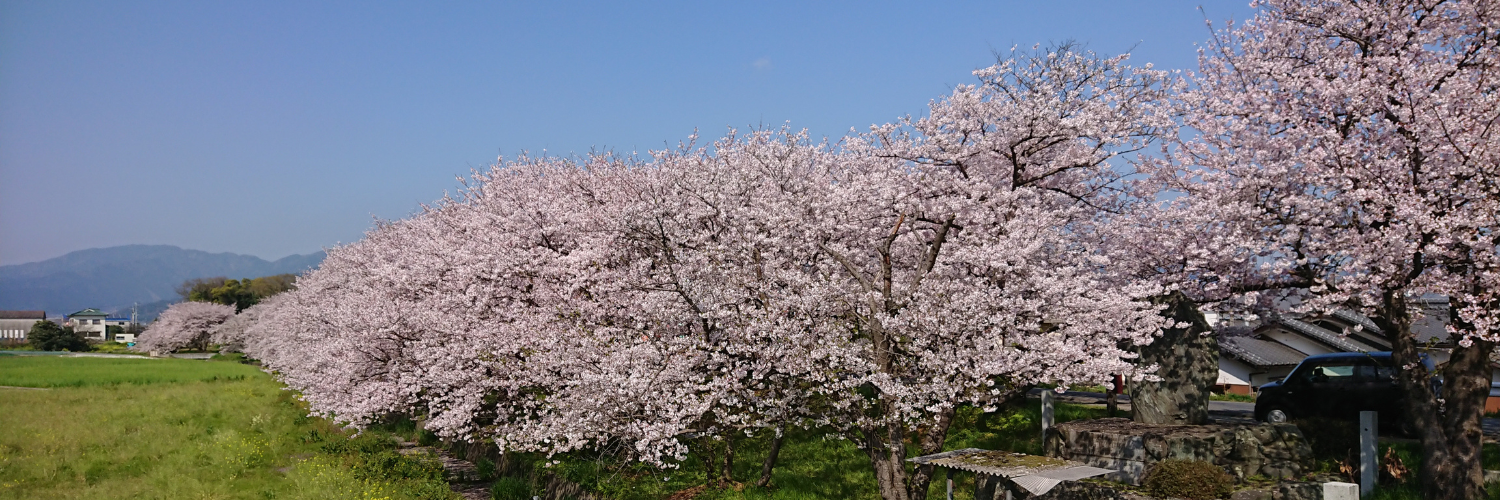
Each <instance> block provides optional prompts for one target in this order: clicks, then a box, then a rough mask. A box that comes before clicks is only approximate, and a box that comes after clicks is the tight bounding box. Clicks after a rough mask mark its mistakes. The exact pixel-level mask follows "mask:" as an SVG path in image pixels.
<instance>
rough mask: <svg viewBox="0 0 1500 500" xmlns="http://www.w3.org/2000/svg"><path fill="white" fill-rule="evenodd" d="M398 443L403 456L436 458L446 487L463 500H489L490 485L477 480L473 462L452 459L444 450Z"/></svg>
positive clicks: (477, 475)
mask: <svg viewBox="0 0 1500 500" xmlns="http://www.w3.org/2000/svg"><path fill="white" fill-rule="evenodd" d="M398 443H399V444H398V446H400V452H401V454H403V455H412V454H418V453H423V454H431V455H433V456H436V457H437V458H438V461H439V462H441V463H442V464H443V479H445V480H447V481H448V487H449V488H451V489H452V490H453V492H454V493H458V494H459V496H462V497H464V499H465V500H489V498H490V484H489V483H487V482H484V481H481V480H480V479H479V467H476V466H475V465H474V463H473V462H470V461H468V460H464V459H461V458H457V457H454V456H453V455H450V454H448V452H447V451H445V450H440V449H437V448H433V447H431V446H419V445H417V443H413V442H410V441H398Z"/></svg>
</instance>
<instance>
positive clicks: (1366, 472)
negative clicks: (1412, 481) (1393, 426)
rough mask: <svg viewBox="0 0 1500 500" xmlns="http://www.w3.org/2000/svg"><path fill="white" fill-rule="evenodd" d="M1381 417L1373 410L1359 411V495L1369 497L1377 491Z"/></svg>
mask: <svg viewBox="0 0 1500 500" xmlns="http://www.w3.org/2000/svg"><path fill="white" fill-rule="evenodd" d="M1379 430H1380V417H1379V414H1378V413H1376V412H1373V411H1362V412H1359V496H1360V497H1367V496H1370V493H1373V492H1374V491H1375V480H1376V479H1378V478H1379V477H1380V465H1379V464H1378V463H1377V462H1376V460H1377V459H1378V458H1379V457H1378V456H1376V453H1375V451H1376V450H1377V449H1378V448H1379V447H1378V446H1376V443H1377V442H1378V440H1379Z"/></svg>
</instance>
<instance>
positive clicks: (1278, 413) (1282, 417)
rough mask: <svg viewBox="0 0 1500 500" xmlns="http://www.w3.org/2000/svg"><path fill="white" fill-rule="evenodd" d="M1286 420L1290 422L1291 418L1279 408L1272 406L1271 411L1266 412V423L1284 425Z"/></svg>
mask: <svg viewBox="0 0 1500 500" xmlns="http://www.w3.org/2000/svg"><path fill="white" fill-rule="evenodd" d="M1287 420H1291V416H1290V415H1287V413H1286V410H1283V409H1281V407H1279V406H1272V407H1271V409H1269V410H1266V423H1269V424H1284V423H1286V422H1287Z"/></svg>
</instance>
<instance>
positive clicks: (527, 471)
mask: <svg viewBox="0 0 1500 500" xmlns="http://www.w3.org/2000/svg"><path fill="white" fill-rule="evenodd" d="M1040 413H1041V412H1040V406H1039V404H1038V403H1037V402H1036V401H1035V400H1029V401H1024V402H1018V403H1017V404H1016V405H1013V406H1011V407H1008V408H1002V409H1001V410H1000V411H997V412H992V413H984V412H981V411H978V410H975V409H971V408H965V409H963V410H961V411H960V412H959V415H958V416H957V417H956V419H955V422H954V425H953V429H952V431H951V432H950V434H949V437H948V441H947V446H946V449H948V450H954V449H961V448H985V449H1002V450H1013V451H1020V452H1026V453H1040V452H1041V445H1042V443H1041V415H1040ZM1055 415H1056V418H1057V420H1058V421H1059V422H1065V421H1069V420H1074V419H1080V418H1099V417H1103V416H1104V410H1102V409H1096V408H1087V407H1083V406H1075V405H1069V404H1058V405H1057V407H1056V413H1055ZM412 438H413V439H415V436H413V437H412ZM770 442H771V436H770V435H769V433H760V434H758V435H756V436H751V437H744V438H739V439H736V440H735V441H734V443H733V445H734V456H735V461H734V478H733V480H734V482H735V483H737V484H735V485H731V486H730V487H728V488H722V489H721V488H710V489H705V490H703V491H702V492H700V493H698V495H697V496H696V497H694V498H697V499H699V500H709V499H723V500H802V499H832V498H840V499H842V498H879V497H880V494H879V491H877V489H876V487H875V478H874V473H873V472H871V470H870V462H869V459H868V458H867V457H866V455H865V454H864V452H863V451H861V450H859V449H857V448H855V446H854V444H853V443H851V442H849V441H846V440H841V439H838V438H836V437H832V436H829V435H827V434H826V433H823V432H819V431H816V430H804V429H790V430H788V431H787V437H786V439H785V441H784V442H783V447H782V449H781V452H780V454H779V455H778V460H777V464H776V468H775V471H774V473H773V474H772V480H771V486H770V487H767V488H761V487H757V486H755V485H754V483H755V481H756V480H757V479H758V478H759V477H760V471H761V464H762V461H763V460H764V459H765V456H766V453H767V451H768V450H769V448H770ZM715 446H722V443H716V444H715ZM912 451H913V453H915V450H912ZM700 457H701V455H700V453H699V450H697V449H695V450H694V452H693V453H691V454H690V455H689V457H688V459H687V460H685V461H683V462H681V463H680V464H678V465H679V467H678V468H677V469H671V470H660V469H655V468H652V467H648V466H644V465H639V464H622V463H620V462H619V461H618V460H615V459H612V458H611V457H608V456H603V455H599V454H589V453H570V454H566V455H563V456H557V457H553V458H552V459H550V460H544V459H542V457H539V456H535V455H520V456H517V455H512V456H510V459H512V460H519V461H520V462H522V463H521V464H520V465H519V466H517V467H516V468H517V469H519V471H518V472H517V473H515V475H517V476H521V475H530V476H531V477H534V478H542V477H546V476H547V475H549V474H555V475H557V476H560V477H562V478H565V479H568V480H570V481H572V482H575V483H578V484H579V485H581V486H583V487H584V488H585V489H587V490H589V491H595V492H599V493H602V494H604V495H605V496H606V497H607V498H619V499H622V500H647V499H661V498H668V497H670V496H671V495H673V494H674V493H677V492H681V491H684V490H690V489H693V488H695V487H699V486H702V485H704V484H705V483H706V482H708V475H707V474H706V473H705V467H704V464H703V463H702V461H701V459H700ZM553 461H556V462H557V463H555V464H554V463H553ZM481 469H484V467H483V466H481ZM942 479H943V476H941V475H939V477H938V479H936V480H934V481H933V483H932V484H933V486H932V488H931V489H930V490H929V496H928V498H930V499H939V498H943V494H944V489H943V486H942ZM955 480H956V484H955V497H956V498H959V499H970V498H973V493H974V487H973V475H972V474H967V473H965V474H959V475H957V477H956V478H955ZM495 490H496V493H497V495H496V498H498V499H501V500H512V499H530V498H531V496H532V495H540V494H541V493H542V492H541V490H540V485H539V484H534V483H533V484H528V483H526V482H525V481H522V480H519V479H516V478H510V479H501V480H500V481H499V483H498V484H497V487H496V488H495Z"/></svg>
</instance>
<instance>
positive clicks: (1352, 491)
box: [1323, 483, 1359, 500]
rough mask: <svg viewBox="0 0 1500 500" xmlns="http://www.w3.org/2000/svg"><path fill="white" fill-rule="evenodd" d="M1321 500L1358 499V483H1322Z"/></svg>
mask: <svg viewBox="0 0 1500 500" xmlns="http://www.w3.org/2000/svg"><path fill="white" fill-rule="evenodd" d="M1323 500H1359V485H1357V484H1354V483H1323Z"/></svg>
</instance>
